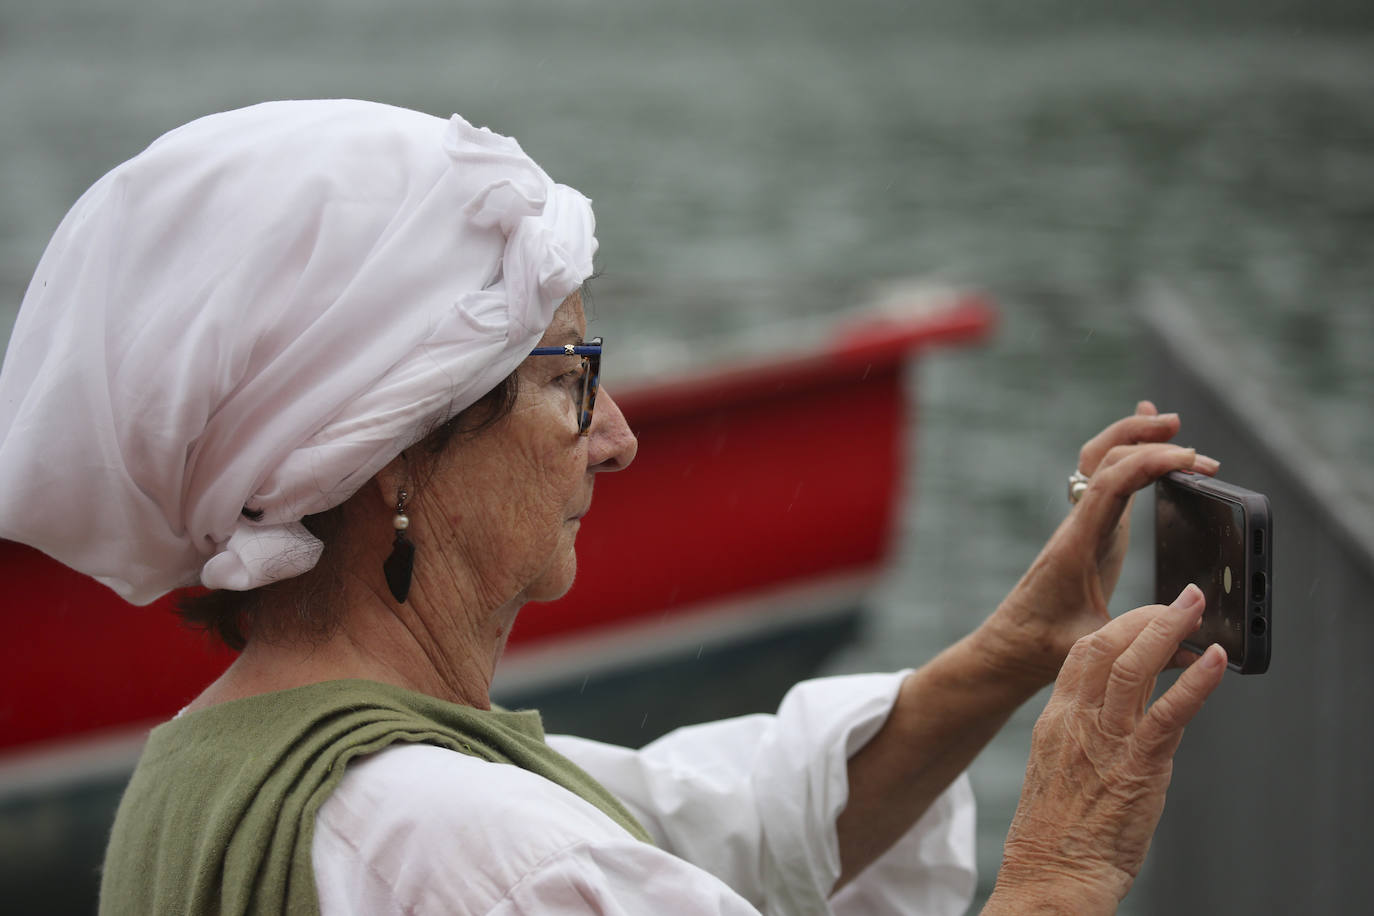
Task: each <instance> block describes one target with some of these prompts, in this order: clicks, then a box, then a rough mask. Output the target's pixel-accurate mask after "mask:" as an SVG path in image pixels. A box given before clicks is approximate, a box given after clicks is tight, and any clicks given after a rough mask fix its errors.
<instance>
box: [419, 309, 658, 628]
mask: <svg viewBox="0 0 1374 916" xmlns="http://www.w3.org/2000/svg"><path fill="white" fill-rule="evenodd" d="M586 331H587V319H586V316H585V314H584V313H583V309H582V298H581V295H580V294H578V293H574V294H573V295H571V296H569V297H568V298H567V299H566V300H565V301H564V302H563V304H562V305H561V306H560V307H559V309H558V311H557V313H556V314H555V315H554V319H553V323H552V324H551V325H550V326H549V329H548V331H547V332H546V333H545V334H544V336H543V338H542V339H541V340H540V342H539V346H541V347H548V346H562V345H563V344H570V343H580V342H581V341H582V340H583V339H584V338H585V335H586ZM580 368H581V361H580V358H579V357H563V356H532V357H528V358H527V359H526V360H525V362H524V363H523V364H521V366H520V368H519V369H518V370H517V374H518V378H519V386H518V396H517V399H516V402H515V407H514V410H513V411H512V412H511V413H510V415H509V416H507V417H506V418H505V419H503V420H501V421H500V422H498V423H496V424H495V425H493V426H492V427H491V428H489V429H487V430H485V431H483V432H482V433H480V434H478V435H477V436H475V437H472V438H470V439H466V440H463V441H460V442H457V443H455V444H454V445H453V446H452V447H451V448H450V450H449V452H448V453H447V454H446V455H445V456H444V457H443V458H442V459H441V463H440V466H439V469H438V470H437V471H436V473H435V475H434V477H433V478H432V479H431V481H430V482H429V483H428V484H427V485H426V487H425V488H424V489H425V491H426V494H427V496H428V497H429V498H427V499H426V500H425V501H426V502H428V503H430V506H431V507H438V508H439V510H440V511H442V512H443V514H444V517H445V521H446V522H447V530H448V532H449V534H450V535H451V538H452V541H453V543H452V544H445V545H443V546H444V547H445V549H447V550H449V551H451V552H450V553H449V554H448V556H450V557H451V558H452V560H453V561H454V562H458V563H462V564H464V565H465V566H466V567H467V569H469V570H471V571H472V572H473V573H474V576H473V579H474V580H475V581H476V582H477V583H478V586H479V588H480V589H482V592H483V594H481V595H480V596H479V597H480V598H481V600H483V601H484V602H488V603H491V604H492V605H493V606H495V605H501V604H505V603H507V602H508V601H510V600H511V599H517V600H520V601H552V600H554V599H555V598H559V597H561V596H562V595H563V594H564V593H566V592H567V590H568V589H569V588H570V587H571V586H572V582H573V576H574V574H575V573H576V571H577V555H576V553H575V552H574V546H573V545H574V541H575V540H576V538H577V531H578V528H579V527H580V525H581V522H580V519H581V517H582V516H583V515H584V514H586V512H587V510H588V509H589V508H590V507H591V502H592V483H593V480H594V477H595V475H596V474H597V473H599V472H601V471H616V470H620V469H621V468H624V467H627V466H628V465H629V464H630V462H631V461H633V460H634V455H635V449H636V447H637V443H636V442H635V437H634V434H633V433H631V432H630V429H629V427H628V426H627V425H626V423H625V417H624V416H623V415H622V414H621V412H620V408H619V407H618V406H617V405H616V403H615V401H614V400H612V399H611V397H610V396H609V395H608V394H607V393H606V390H605V389H604V388H602V389H601V391H600V393H599V394H598V396H597V400H596V410H595V413H594V415H593V419H592V426H591V429H590V431H589V435H587V436H585V437H584V436H579V435H578V433H577V419H578V408H579V404H580V399H581V389H580V387H579V384H578V382H579V374H580ZM425 511H426V512H433V511H435V509H434V508H427V509H426V510H425Z"/></svg>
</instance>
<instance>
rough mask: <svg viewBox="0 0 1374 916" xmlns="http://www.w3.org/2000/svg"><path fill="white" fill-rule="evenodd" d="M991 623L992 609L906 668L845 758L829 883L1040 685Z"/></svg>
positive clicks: (963, 764) (846, 877)
mask: <svg viewBox="0 0 1374 916" xmlns="http://www.w3.org/2000/svg"><path fill="white" fill-rule="evenodd" d="M996 627H997V623H996V618H995V617H994V619H993V620H989V621H988V622H987V623H984V624H983V626H981V627H979V628H978V629H977V630H975V631H974V632H973V633H971V634H969V635H968V636H966V637H964V638H963V639H962V640H960V641H959V642H957V643H955V644H954V645H953V646H950V647H949V648H948V649H946V650H945V651H943V652H941V653H940V654H939V655H938V656H936V657H935V658H934V659H932V660H931V661H930V662H928V663H927V664H926V665H924V666H923V667H921V668H920V669H918V670H917V671H915V672H913V673H912V674H911V675H910V676H908V677H907V679H906V680H905V681H904V682H903V683H902V686H901V688H900V692H899V693H898V695H897V700H896V702H895V703H894V704H893V707H892V712H891V713H890V714H889V716H888V718H887V721H886V722H884V724H883V726H882V728H881V729H879V731H878V733H877V734H876V735H875V736H874V737H873V739H872V740H871V741H869V742H868V744H866V745H864V747H863V748H861V749H860V750H859V752H858V753H857V754H855V755H854V756H853V757H852V758H851V759H850V761H849V799H848V802H847V803H846V805H845V809H844V811H843V812H841V814H840V816H839V819H838V820H837V822H836V829H837V832H838V835H839V845H840V868H841V871H840V877H839V880H838V881H837V882H836V884H835V889H836V890H839V889H840V888H841V887H843V886H844V885H845V884H846V883H848V882H849V881H850V880H851V879H853V878H854V877H855V876H856V875H858V874H859V872H861V871H863V870H864V869H865V868H866V867H868V865H870V864H871V863H872V862H873V861H874V860H875V859H877V858H878V857H879V856H880V855H882V854H883V853H884V852H885V851H887V849H888V848H889V847H891V846H892V844H893V843H895V842H896V841H897V840H898V839H900V838H901V836H902V835H903V834H905V833H906V832H907V831H908V830H910V829H911V826H912V825H913V824H915V823H916V821H917V820H918V819H919V818H920V817H921V815H922V814H923V813H924V812H925V811H926V809H927V808H929V807H930V805H931V803H932V802H933V801H934V800H935V799H936V798H937V797H938V796H939V795H940V793H941V792H943V791H944V790H945V789H946V788H948V787H949V785H950V783H951V782H953V781H954V779H955V777H957V776H958V775H959V774H960V773H962V772H963V771H964V770H965V769H967V767H968V765H969V763H970V762H971V761H972V760H973V758H974V757H976V756H977V755H978V753H979V752H980V751H981V750H982V749H983V748H984V747H985V746H986V745H987V743H988V741H990V740H991V739H992V737H993V736H994V735H996V734H997V732H998V731H1000V730H1001V728H1002V726H1003V725H1005V724H1006V721H1007V719H1008V718H1009V717H1010V716H1011V714H1012V713H1013V712H1014V711H1015V710H1016V709H1017V707H1019V706H1020V705H1021V704H1022V703H1024V702H1025V701H1026V700H1027V699H1029V698H1030V697H1031V696H1033V695H1034V694H1035V692H1036V691H1037V690H1039V689H1040V688H1041V687H1043V686H1045V683H1044V682H1043V681H1040V680H1036V679H1033V678H1028V677H1026V676H1024V675H1022V674H1021V673H1019V672H1014V670H1013V668H1012V666H1009V665H1008V664H1007V662H1006V661H1005V659H1004V647H1005V644H1006V643H1005V641H1004V640H1001V639H999V638H998V633H997V629H996Z"/></svg>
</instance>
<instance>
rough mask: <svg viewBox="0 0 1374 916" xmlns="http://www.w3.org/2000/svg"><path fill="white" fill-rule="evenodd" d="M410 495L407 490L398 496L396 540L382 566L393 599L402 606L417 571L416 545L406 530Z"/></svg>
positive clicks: (408, 521)
mask: <svg viewBox="0 0 1374 916" xmlns="http://www.w3.org/2000/svg"><path fill="white" fill-rule="evenodd" d="M408 495H409V494H407V493H406V491H405V490H401V491H400V492H398V493H397V494H396V518H395V519H393V520H392V526H393V527H394V528H395V529H396V540H394V541H392V542H391V555H390V556H389V557H387V558H386V562H385V563H383V564H382V574H383V575H385V576H386V585H387V588H389V589H391V597H393V598H395V599H396V601H397V602H399V603H400V604H405V600H406V595H409V594H410V575H411V573H412V572H414V571H415V545H414V544H412V543H410V539H409V538H408V537H406V529H407V528H409V527H410V517H409V516H408V515H406V499H407V497H408Z"/></svg>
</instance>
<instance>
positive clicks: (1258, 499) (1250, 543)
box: [1155, 471, 1274, 674]
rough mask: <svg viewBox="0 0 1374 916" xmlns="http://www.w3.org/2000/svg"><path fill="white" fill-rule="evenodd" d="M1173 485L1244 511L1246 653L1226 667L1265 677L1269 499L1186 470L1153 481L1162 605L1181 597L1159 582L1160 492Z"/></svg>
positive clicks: (1270, 583)
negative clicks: (1166, 592)
mask: <svg viewBox="0 0 1374 916" xmlns="http://www.w3.org/2000/svg"><path fill="white" fill-rule="evenodd" d="M1171 487H1172V488H1177V489H1178V490H1182V491H1185V492H1184V494H1183V496H1184V498H1188V495H1189V494H1193V495H1194V496H1195V497H1197V498H1202V499H1220V500H1224V501H1226V502H1228V503H1230V504H1233V505H1239V506H1240V507H1241V509H1242V511H1243V514H1244V520H1245V530H1244V538H1245V540H1244V544H1245V558H1246V563H1245V571H1244V573H1243V575H1242V577H1241V581H1242V583H1243V585H1244V589H1245V608H1246V617H1245V626H1244V628H1243V634H1244V637H1243V645H1244V651H1243V652H1242V653H1241V657H1240V658H1239V659H1235V658H1230V657H1228V658H1227V663H1226V664H1227V667H1228V668H1230V669H1231V670H1233V671H1237V672H1239V673H1241V674H1263V673H1264V672H1265V671H1268V670H1269V657H1270V651H1271V645H1272V642H1273V633H1274V627H1273V614H1272V609H1271V601H1272V595H1273V593H1274V576H1273V569H1272V562H1271V557H1272V553H1273V547H1272V545H1273V542H1274V538H1273V530H1272V527H1273V525H1272V513H1271V512H1270V509H1269V498H1268V497H1267V496H1265V495H1264V494H1263V493H1257V492H1255V491H1254V490H1247V489H1245V488H1244V487H1238V486H1236V485H1235V484H1230V483H1227V482H1226V481H1224V480H1217V479H1216V478H1213V477H1207V476H1204V475H1201V474H1192V473H1189V472H1186V471H1174V472H1172V473H1169V474H1167V475H1165V476H1164V477H1163V478H1161V479H1160V480H1159V481H1157V482H1156V483H1155V496H1156V502H1155V504H1156V522H1155V523H1156V536H1155V537H1156V551H1155V554H1156V556H1155V601H1156V602H1158V603H1160V604H1168V603H1169V602H1170V601H1173V600H1174V598H1176V597H1177V595H1175V594H1170V595H1165V594H1162V592H1163V591H1166V590H1167V589H1165V588H1164V587H1163V583H1162V582H1161V579H1162V570H1161V564H1160V558H1159V549H1158V546H1157V545H1158V542H1159V535H1158V525H1159V515H1158V506H1159V496H1160V493H1161V491H1166V492H1167V491H1168V489H1169V488H1171ZM1205 613H1206V612H1205V611H1204V614H1205ZM1183 645H1184V646H1186V647H1187V648H1189V649H1192V650H1193V651H1195V652H1198V653H1201V652H1203V651H1205V650H1206V649H1207V646H1206V645H1205V644H1198V643H1195V642H1192V641H1191V640H1188V639H1185V640H1184V641H1183ZM1228 656H1229V653H1228Z"/></svg>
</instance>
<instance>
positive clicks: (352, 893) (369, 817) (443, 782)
mask: <svg viewBox="0 0 1374 916" xmlns="http://www.w3.org/2000/svg"><path fill="white" fill-rule="evenodd" d="M311 856H312V865H313V870H314V875H315V888H316V891H317V893H318V896H319V902H320V913H321V914H322V916H387V914H394V916H536V914H537V916H640V914H646V913H655V914H656V913H673V914H681V916H758V911H757V910H755V909H754V908H753V907H752V906H750V905H749V903H748V901H746V900H744V899H743V898H741V897H740V896H739V895H737V894H735V893H734V892H733V891H732V890H730V888H729V887H727V886H726V885H725V884H723V883H722V882H721V881H720V880H719V879H717V878H715V877H714V876H712V875H710V874H708V873H707V872H705V871H702V870H701V869H699V868H697V867H695V866H693V865H691V864H689V863H687V862H685V861H683V860H682V859H679V858H677V857H676V856H673V855H671V854H669V853H667V852H665V851H663V850H661V849H657V848H655V847H653V846H650V845H648V844H646V843H642V842H640V841H639V840H636V839H634V838H633V837H631V836H630V835H629V834H627V833H626V832H625V830H624V829H623V828H621V827H620V826H619V825H618V824H616V823H615V822H614V821H612V820H611V819H610V818H608V817H607V816H606V815H605V814H603V813H602V812H601V811H599V810H598V809H597V808H595V807H594V806H592V805H591V804H589V803H587V802H585V801H583V800H582V799H580V798H578V797H577V796H575V795H573V794H572V793H571V792H568V791H567V790H565V789H563V788H561V787H560V786H557V785H555V784H554V783H552V782H549V781H548V780H546V779H544V778H542V777H540V776H536V775H534V774H533V773H528V772H526V771H524V770H521V769H519V768H518V767H514V766H508V765H502V764H495V763H488V762H486V761H483V760H478V759H476V758H473V757H468V756H465V755H462V754H457V753H454V752H452V751H448V750H445V749H443V748H437V747H432V746H428V745H398V746H394V747H391V748H388V749H386V750H384V751H380V752H378V753H376V754H373V755H370V756H369V757H367V758H365V759H362V760H359V761H356V762H354V763H352V764H350V765H349V767H348V769H347V771H346V772H345V773H344V776H343V779H342V780H341V781H340V784H339V786H338V787H337V788H336V789H335V790H334V792H333V793H332V794H331V795H330V796H329V798H328V799H326V800H325V803H324V804H323V805H321V806H320V811H319V813H318V814H317V815H316V818H315V833H314V838H313V841H312V845H311Z"/></svg>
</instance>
